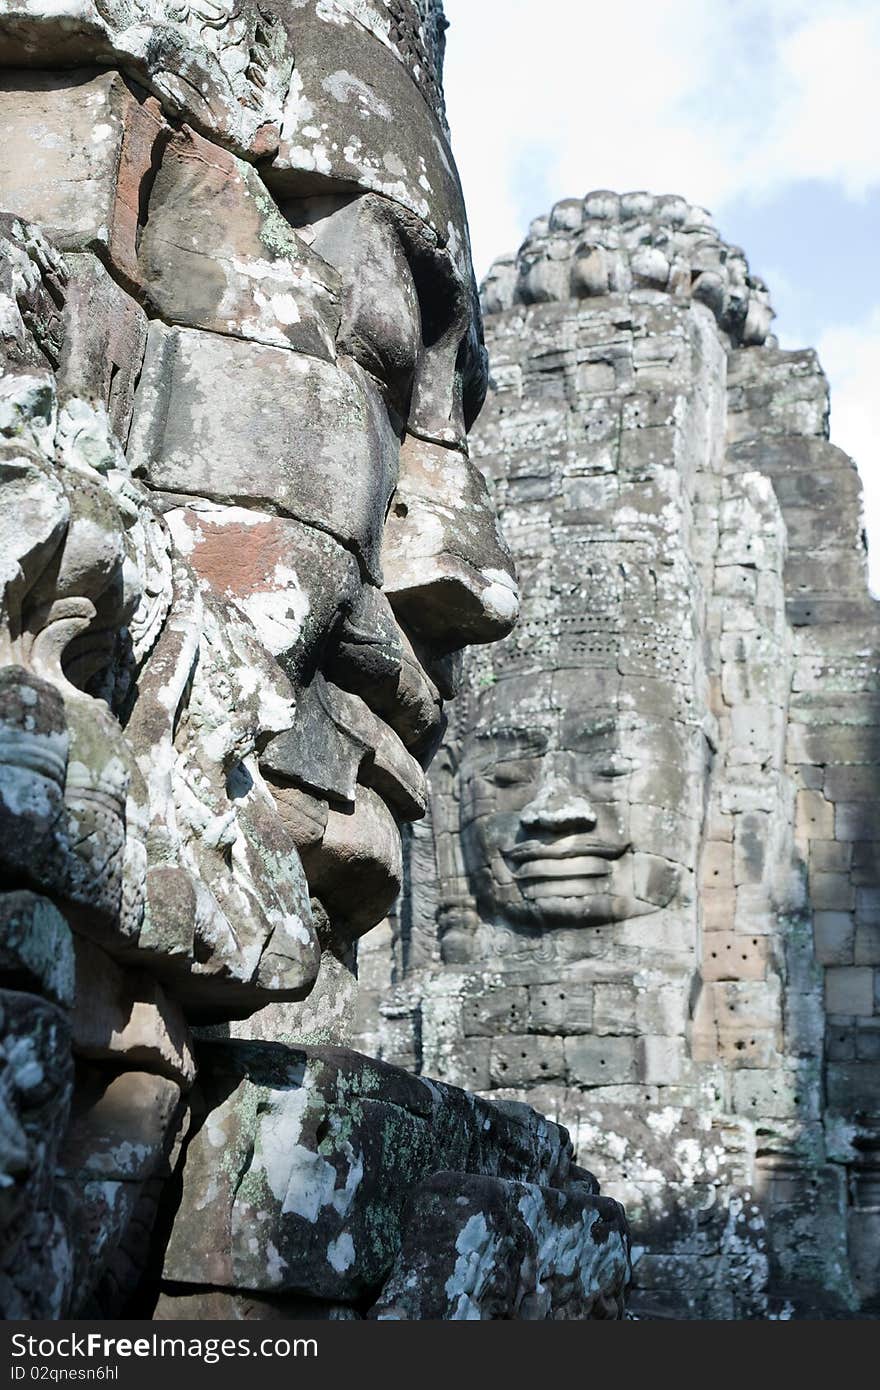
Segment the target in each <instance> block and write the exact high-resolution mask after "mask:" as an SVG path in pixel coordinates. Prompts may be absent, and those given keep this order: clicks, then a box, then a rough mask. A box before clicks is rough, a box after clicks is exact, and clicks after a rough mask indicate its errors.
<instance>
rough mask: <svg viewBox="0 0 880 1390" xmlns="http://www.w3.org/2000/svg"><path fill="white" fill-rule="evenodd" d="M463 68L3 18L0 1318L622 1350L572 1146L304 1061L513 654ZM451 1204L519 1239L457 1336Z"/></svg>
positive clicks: (619, 1229) (606, 1265)
mask: <svg viewBox="0 0 880 1390" xmlns="http://www.w3.org/2000/svg"><path fill="white" fill-rule="evenodd" d="M444 28H445V21H444V19H443V15H442V9H441V7H440V4H439V0H404V2H403V3H398V0H394V3H389V4H386V3H384V0H366V3H365V0H334V3H333V4H332V5H329V6H328V5H325V4H324V3H323V0H321V2H320V3H318V0H270V3H269V4H268V5H264V4H262V3H259V4H258V3H256V2H255V0H234V3H228V4H227V3H220V4H216V5H215V4H212V3H208V4H203V3H192V4H190V3H185V2H184V3H177V0H173V2H172V0H167V3H166V0H150V3H149V4H148V5H144V4H143V3H141V2H140V0H121V3H117V0H113V3H106V0H58V3H52V4H51V5H41V4H40V3H38V2H35V0H23V3H17V2H16V0H2V2H0V68H2V72H0V119H2V124H3V128H4V131H5V132H6V134H7V137H8V138H7V141H6V144H7V146H8V149H7V150H6V151H5V154H6V157H5V159H4V162H3V168H2V169H0V874H2V880H0V986H2V988H0V1055H2V1063H3V1065H2V1068H0V1072H2V1076H0V1313H2V1314H3V1315H5V1316H7V1317H12V1318H16V1319H19V1318H32V1317H38V1318H69V1317H73V1318H77V1317H90V1318H98V1319H105V1318H112V1317H116V1316H120V1315H122V1314H124V1313H126V1312H129V1313H131V1312H136V1313H138V1314H139V1315H144V1314H149V1313H151V1312H153V1311H154V1310H155V1313H156V1316H157V1317H159V1318H165V1317H169V1316H173V1314H174V1311H175V1309H177V1310H178V1311H181V1312H184V1313H186V1314H188V1315H191V1316H198V1317H206V1318H214V1317H223V1316H230V1317H236V1318H238V1317H242V1318H253V1317H257V1318H263V1317H265V1318H276V1317H278V1318H300V1317H305V1316H319V1317H323V1316H326V1317H341V1318H352V1317H361V1316H363V1315H365V1314H366V1313H367V1311H368V1310H369V1309H370V1308H371V1307H372V1306H373V1305H374V1304H375V1301H376V1299H377V1298H378V1297H379V1295H380V1294H381V1293H382V1290H383V1286H384V1285H385V1283H386V1281H387V1279H388V1278H389V1276H390V1274H391V1272H392V1270H393V1271H394V1277H395V1280H396V1281H397V1282H396V1283H395V1285H394V1289H395V1292H394V1293H393V1295H392V1294H389V1298H392V1297H393V1299H394V1300H395V1302H394V1309H396V1311H393V1310H392V1309H391V1305H390V1304H388V1305H387V1306H386V1305H383V1312H382V1316H397V1317H422V1316H429V1315H430V1316H433V1315H435V1313H436V1314H437V1315H439V1316H443V1317H450V1318H452V1317H484V1316H497V1317H549V1316H555V1315H556V1312H557V1310H560V1315H561V1313H562V1312H563V1311H564V1313H565V1315H566V1316H575V1315H576V1316H582V1317H588V1316H593V1315H594V1313H595V1314H596V1315H597V1316H598V1315H600V1314H601V1315H605V1314H607V1313H608V1312H612V1313H614V1314H615V1315H619V1313H620V1311H621V1309H622V1294H623V1288H624V1284H625V1281H626V1278H627V1273H628V1244H627V1235H626V1223H625V1219H624V1217H623V1213H622V1209H620V1208H619V1207H618V1206H617V1204H616V1203H614V1202H613V1201H610V1200H609V1201H608V1202H605V1203H601V1202H600V1201H599V1199H598V1198H597V1197H596V1196H595V1194H594V1192H593V1185H592V1184H588V1186H587V1188H586V1189H585V1188H584V1181H585V1179H584V1177H583V1175H580V1176H577V1177H576V1178H573V1179H572V1180H571V1182H570V1181H569V1177H570V1175H569V1168H570V1165H571V1148H570V1142H569V1140H568V1136H567V1134H566V1133H565V1131H563V1130H561V1129H559V1128H558V1127H556V1126H555V1125H552V1124H548V1123H547V1122H546V1121H544V1120H543V1119H542V1118H541V1117H540V1116H539V1115H538V1114H537V1113H536V1112H534V1111H532V1110H530V1109H528V1108H527V1107H493V1106H489V1105H487V1104H486V1103H485V1102H482V1101H477V1100H475V1099H474V1097H473V1096H470V1095H467V1094H465V1093H464V1092H460V1091H457V1090H455V1089H453V1088H449V1087H437V1086H436V1085H432V1084H430V1083H427V1082H424V1081H421V1080H419V1079H417V1078H415V1077H413V1076H410V1075H408V1074H406V1073H405V1072H401V1071H399V1070H395V1069H393V1068H389V1067H387V1066H383V1065H382V1064H374V1063H371V1062H370V1061H369V1060H368V1059H365V1058H362V1057H359V1056H357V1055H356V1054H346V1053H343V1052H339V1053H336V1052H332V1051H325V1052H321V1051H320V1050H317V1051H316V1050H311V1051H309V1050H306V1049H304V1048H303V1046H301V1045H302V1044H305V1043H313V1044H314V1043H316V1042H318V1041H320V1042H323V1043H337V1044H339V1043H342V1042H344V1041H345V1039H346V1036H347V1033H348V1032H349V1030H350V1025H351V1018H352V1013H353V999H354V992H355V988H356V978H355V961H354V943H355V941H356V939H357V938H358V937H359V936H360V935H362V934H363V933H365V932H367V931H369V930H370V929H371V928H372V927H374V926H375V925H376V923H377V922H379V921H380V920H381V919H382V917H383V916H384V914H385V913H386V912H387V911H388V909H389V907H390V906H391V904H392V903H393V901H394V898H395V897H396V895H397V893H398V892H399V889H400V887H401V883H402V849H401V831H402V827H403V826H404V825H406V824H408V823H409V822H410V821H413V820H415V819H418V818H419V817H421V816H422V815H423V814H424V812H425V809H426V783H425V769H426V767H427V764H428V763H429V761H430V759H431V757H432V755H433V753H434V751H435V748H436V746H437V743H438V741H439V737H440V732H441V730H442V728H443V724H444V714H443V703H444V700H446V699H448V698H450V697H451V696H452V695H453V694H454V691H455V685H456V673H457V669H458V665H459V659H460V652H461V649H462V648H463V647H464V646H465V645H466V644H468V643H472V642H473V643H483V642H492V641H495V640H497V639H498V638H499V637H501V636H503V635H505V634H506V633H507V632H509V631H510V629H511V627H512V625H513V622H514V621H515V618H516V613H517V592H516V584H515V579H514V575H513V568H512V564H511V561H510V556H509V553H508V550H507V547H506V544H505V542H504V540H503V538H502V536H501V534H500V532H499V531H498V528H497V525H496V521H495V515H494V511H493V508H492V505H491V500H490V498H489V496H488V492H487V489H486V486H485V482H484V480H483V478H482V475H481V474H480V472H479V470H478V469H477V468H476V467H475V465H474V464H473V463H472V462H471V460H470V457H469V453H468V444H467V430H468V428H469V427H470V425H471V424H472V423H473V420H474V418H475V416H476V414H477V413H478V411H479V409H480V406H481V404H482V400H483V397H484V394H485V389H486V362H485V350H484V348H483V345H482V327H481V320H480V312H479V306H478V303H477V295H476V287H475V285H474V281H473V272H472V269H471V264H470V251H469V244H468V232H467V222H466V218H465V214H464V208H463V204H462V198H461V190H460V188H459V184H458V179H457V175H456V172H455V166H454V163H453V162H452V158H451V154H450V152H449V145H448V131H447V128H446V122H445V116H444V111H443V97H442V84H441V79H442V53H443V31H444ZM197 1028H198V1029H201V1030H203V1031H202V1033H201V1036H198V1035H197V1033H196V1029H197ZM438 1174H444V1175H445V1177H446V1180H447V1181H448V1182H449V1183H451V1189H450V1190H451V1191H454V1189H455V1187H456V1184H457V1183H459V1184H460V1185H461V1187H462V1199H461V1200H462V1202H465V1203H467V1204H468V1206H469V1210H474V1211H476V1207H479V1205H480V1204H481V1203H483V1204H484V1205H485V1206H486V1221H487V1222H488V1223H489V1224H490V1225H492V1227H493V1230H494V1231H495V1232H496V1235H493V1236H492V1237H491V1240H490V1245H491V1247H492V1249H491V1250H490V1249H489V1248H488V1247H487V1249H486V1250H485V1251H484V1254H483V1258H482V1265H481V1267H482V1268H483V1270H484V1272H485V1275H486V1279H487V1280H488V1282H487V1283H485V1287H483V1285H482V1284H481V1285H480V1287H477V1286H476V1285H474V1286H473V1287H470V1286H469V1287H468V1288H467V1289H464V1288H462V1294H463V1295H464V1294H465V1293H466V1294H467V1298H466V1299H465V1301H464V1302H462V1301H461V1299H460V1298H458V1297H455V1298H453V1297H452V1295H451V1294H450V1296H449V1298H448V1299H447V1301H446V1302H443V1299H442V1297H441V1296H440V1294H439V1292H438V1290H437V1288H436V1287H432V1286H431V1281H430V1277H429V1272H428V1271H426V1270H425V1269H424V1267H423V1265H422V1263H421V1262H420V1254H421V1252H420V1250H419V1248H418V1245H419V1239H420V1238H419V1235H418V1229H417V1227H413V1225H412V1221H411V1219H410V1218H407V1217H405V1216H404V1209H405V1208H406V1204H407V1202H408V1201H409V1200H410V1199H412V1202H413V1203H414V1210H416V1209H417V1208H418V1202H419V1196H420V1193H421V1191H422V1187H423V1185H424V1184H425V1183H426V1182H432V1181H434V1180H435V1179H437V1177H438ZM475 1178H479V1179H484V1180H485V1181H486V1182H487V1183H488V1184H489V1185H488V1186H485V1187H484V1188H480V1187H479V1184H478V1185H477V1187H476V1188H475V1187H474V1185H473V1181H472V1179H475ZM493 1184H494V1185H493ZM569 1187H571V1192H570V1194H569ZM465 1189H466V1191H465ZM178 1196H179V1197H180V1201H179V1204H177V1198H178ZM449 1200H450V1201H451V1203H452V1208H451V1210H450V1211H449V1212H446V1215H445V1217H444V1214H443V1212H439V1211H438V1212H435V1214H434V1217H433V1218H432V1220H434V1223H435V1224H434V1234H433V1235H432V1236H429V1233H428V1232H427V1231H426V1232H425V1241H426V1242H427V1241H429V1240H433V1239H440V1238H443V1232H444V1230H446V1229H447V1227H449V1221H450V1220H451V1222H452V1226H454V1224H455V1217H456V1213H458V1214H459V1215H460V1214H461V1213H460V1211H459V1210H458V1206H457V1205H456V1203H457V1200H458V1199H457V1198H454V1197H450V1199H449ZM475 1204H476V1206H475ZM524 1204H525V1205H524ZM527 1212H528V1213H531V1214H527ZM447 1218H448V1219H447ZM444 1220H446V1226H445V1227H444V1224H443V1223H444ZM407 1222H409V1224H407ZM438 1223H439V1224H438ZM487 1229H488V1227H487ZM448 1233H449V1236H450V1239H454V1240H455V1241H456V1242H457V1241H458V1239H459V1237H458V1235H457V1234H454V1233H452V1231H451V1228H449V1232H448ZM465 1238H466V1237H465V1236H462V1239H465ZM548 1240H549V1241H550V1245H551V1246H552V1247H553V1249H557V1250H558V1258H557V1256H556V1255H553V1254H551V1255H549V1256H548V1257H547V1258H544V1257H543V1256H542V1258H541V1259H540V1260H538V1261H536V1260H535V1258H534V1256H535V1250H536V1248H537V1243H538V1242H540V1243H541V1249H542V1250H543V1249H544V1246H545V1245H547V1242H548ZM554 1240H555V1241H556V1245H555V1246H553V1241H554ZM493 1242H495V1244H493ZM496 1244H497V1259H496V1258H495V1257H494V1256H493V1254H492V1251H493V1250H495V1245H496ZM425 1249H426V1250H427V1245H426V1247H425ZM163 1265H164V1269H165V1280H166V1283H165V1286H164V1288H163V1289H162V1291H161V1296H160V1290H159V1288H158V1280H159V1274H158V1271H160V1270H161V1269H162V1268H163ZM410 1265H411V1266H412V1279H411V1280H410V1279H409V1276H408V1273H407V1270H408V1266H410ZM417 1266H418V1268H417ZM493 1271H494V1272H493ZM453 1273H454V1271H453ZM452 1277H453V1276H452V1274H450V1278H452ZM401 1278H403V1279H404V1282H405V1283H406V1288H407V1291H408V1295H409V1296H411V1297H410V1299H409V1302H406V1301H405V1300H404V1302H401V1301H400V1297H399V1285H400V1280H401ZM455 1278H456V1279H457V1278H458V1276H457V1275H456V1276H455ZM453 1282H455V1281H454V1280H453ZM459 1282H460V1281H459ZM484 1282H485V1281H484ZM438 1300H439V1301H438Z"/></svg>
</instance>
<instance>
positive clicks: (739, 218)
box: [445, 0, 880, 594]
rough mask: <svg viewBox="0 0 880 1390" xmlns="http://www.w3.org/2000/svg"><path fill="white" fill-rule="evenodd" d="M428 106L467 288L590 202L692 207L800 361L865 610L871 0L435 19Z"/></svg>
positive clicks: (873, 500)
mask: <svg viewBox="0 0 880 1390" xmlns="http://www.w3.org/2000/svg"><path fill="white" fill-rule="evenodd" d="M445 9H446V15H447V18H448V19H449V21H450V30H449V33H448V35H447V45H446V81H445V87H446V100H447V108H448V114H449V121H450V125H451V128H452V141H453V150H454V152H455V156H456V160H457V162H458V166H459V170H460V173H461V177H462V183H463V185H464V193H465V199H466V202H467V206H468V215H469V218H470V224H471V235H472V238H473V247H474V264H475V267H476V271H477V276H478V278H480V277H482V276H483V275H484V274H485V272H486V270H487V269H488V267H489V265H490V264H491V262H492V260H494V258H495V257H496V256H499V255H503V254H505V253H508V252H512V251H515V250H516V248H517V246H518V245H519V244H520V242H521V241H522V240H523V237H524V236H525V232H526V229H527V227H528V224H529V222H530V220H531V219H532V217H535V216H537V215H538V214H540V213H544V212H548V211H549V209H550V208H551V206H552V205H553V203H555V202H556V201H557V200H558V199H559V198H563V197H572V196H581V195H583V194H584V193H586V192H588V191H589V190H590V189H593V188H613V189H615V190H617V191H619V192H623V191H626V190H628V189H636V188H644V189H648V190H649V191H650V192H652V193H680V194H683V195H684V196H685V197H687V198H688V199H689V200H690V201H691V202H693V203H698V204H700V205H701V206H703V207H706V208H708V209H709V210H710V211H711V212H712V214H713V216H714V220H715V223H716V225H717V226H718V228H719V230H720V232H721V233H722V235H723V236H724V237H725V239H726V240H728V241H730V242H733V243H735V244H737V245H739V246H742V247H743V249H744V250H745V252H746V255H747V257H748V260H749V263H750V265H751V268H752V270H753V271H755V272H756V273H757V274H758V275H761V276H762V277H763V278H764V279H765V280H766V281H767V283H768V285H769V287H770V295H771V299H772V302H773V305H774V307H775V309H776V313H777V318H776V322H775V325H774V331H775V332H776V333H777V335H778V337H779V341H780V345H781V346H782V347H784V348H799V347H814V348H816V349H817V350H818V352H819V356H820V359H821V361H822V364H823V366H824V368H825V372H826V375H827V376H828V378H829V381H830V384H831V437H832V440H833V441H834V443H835V444H838V445H840V447H841V448H842V449H845V450H846V452H847V453H848V454H850V455H852V457H853V458H854V459H855V461H856V463H857V465H858V467H859V471H860V473H861V475H862V479H863V483H864V487H865V519H866V523H867V530H868V537H869V547H870V549H869V557H870V573H871V587H872V590H873V591H874V592H875V593H876V594H880V274H878V270H877V265H878V255H880V0H617V2H616V3H610V4H609V3H607V0H445Z"/></svg>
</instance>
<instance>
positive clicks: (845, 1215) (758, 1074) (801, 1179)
mask: <svg viewBox="0 0 880 1390" xmlns="http://www.w3.org/2000/svg"><path fill="white" fill-rule="evenodd" d="M483 295H484V308H485V310H486V312H487V341H488V345H489V350H490V360H491V374H492V383H491V389H490V394H489V399H488V403H487V406H486V408H485V410H484V412H483V415H482V416H481V419H480V422H479V423H478V425H477V427H476V430H475V432H474V434H473V436H472V447H473V450H474V453H475V455H476V456H477V457H478V458H479V461H480V464H481V466H482V467H483V469H484V471H485V473H486V475H487V478H488V479H489V483H490V487H491V490H492V492H493V495H494V499H495V501H496V505H497V506H498V509H499V513H500V517H501V521H502V524H503V526H504V529H505V532H506V534H507V536H508V539H509V541H510V544H511V548H512V550H513V552H514V555H515V558H516V563H517V568H518V573H519V579H520V584H521V588H522V591H523V607H522V617H521V621H520V624H519V626H518V628H517V629H516V631H515V632H514V634H513V635H512V636H511V637H509V638H507V639H506V640H505V641H504V642H502V643H500V644H499V645H497V646H496V647H495V648H493V649H491V650H488V649H487V650H486V651H485V652H480V653H473V654H472V655H471V656H469V657H468V659H467V661H466V666H465V677H464V687H463V693H462V696H461V698H460V700H459V702H458V705H457V708H456V712H455V714H454V717H453V720H452V723H451V726H450V731H449V734H448V736H447V740H446V742H445V744H444V747H443V749H442V750H441V752H440V754H439V756H438V759H437V761H436V762H435V765H434V770H433V771H432V774H431V791H432V798H431V821H430V825H427V824H426V825H423V826H418V827H416V828H415V829H414V831H413V833H412V835H411V837H410V838H409V840H408V844H407V854H406V860H407V861H408V862H406V864H405V876H406V881H407V883H408V892H407V893H406V895H405V896H404V898H403V900H402V903H401V905H400V907H399V910H398V915H397V917H396V918H395V919H394V922H393V926H392V928H391V929H390V930H388V931H386V934H385V938H384V940H383V939H382V937H381V935H380V934H379V933H377V934H376V937H375V938H374V939H373V940H372V941H370V942H365V943H363V945H362V947H361V951H360V961H361V981H362V987H364V994H363V996H362V1002H363V1010H362V1017H363V1023H362V1029H363V1031H362V1033H361V1037H360V1045H361V1046H363V1047H364V1048H367V1049H369V1050H377V1049H378V1050H379V1051H380V1053H381V1055H383V1056H385V1057H387V1058H388V1059H390V1060H394V1061H397V1062H398V1063H400V1064H402V1065H407V1066H413V1067H416V1068H418V1069H420V1070H421V1071H423V1072H424V1073H425V1074H426V1075H428V1076H436V1077H442V1078H443V1079H444V1080H447V1081H452V1082H456V1083H461V1084H466V1085H468V1086H470V1087H473V1088H474V1089H476V1090H477V1091H478V1092H480V1093H481V1094H484V1095H486V1096H492V1097H500V1096H504V1097H517V1098H519V1099H527V1100H529V1102H530V1103H532V1104H535V1105H537V1106H539V1107H540V1108H541V1109H543V1110H545V1111H546V1112H547V1113H548V1114H550V1115H552V1116H553V1117H554V1118H556V1119H558V1120H559V1121H560V1122H561V1123H563V1124H565V1125H567V1126H568V1127H569V1128H570V1129H571V1132H572V1136H573V1139H574V1143H575V1150H576V1155H577V1158H578V1162H581V1163H583V1164H584V1165H585V1166H586V1167H588V1168H589V1169H591V1170H592V1171H593V1172H595V1173H597V1175H598V1176H599V1178H600V1180H601V1181H602V1183H603V1189H604V1190H606V1191H610V1192H612V1193H613V1194H614V1195H615V1196H616V1197H618V1198H620V1199H621V1200H623V1201H625V1203H626V1206H627V1211H628V1213H629V1216H630V1219H631V1221H632V1223H633V1235H634V1243H635V1246H636V1247H637V1250H638V1253H637V1257H636V1260H635V1265H634V1274H633V1279H634V1284H633V1291H632V1295H631V1300H630V1306H631V1307H632V1309H633V1311H634V1312H635V1313H636V1314H637V1315H639V1316H663V1317H669V1316H677V1317H715V1318H717V1317H724V1318H728V1317H754V1316H759V1317H765V1316H768V1315H770V1316H775V1317H790V1316H811V1315H830V1316H839V1315H844V1316H845V1315H848V1314H851V1313H853V1312H855V1311H857V1310H858V1311H861V1312H862V1313H866V1314H868V1313H871V1312H876V1310H877V1308H878V1306H880V1305H878V1298H880V1267H878V1263H877V1249H878V1227H877V1208H876V1191H877V1167H876V1154H877V1150H878V1136H880V1096H878V1089H877V1073H876V1058H877V1042H878V1039H880V1031H878V1025H880V1017H878V997H880V996H878V994H877V981H878V967H880V950H878V938H877V927H876V914H877V904H878V891H880V862H878V856H877V854H876V848H877V841H876V838H875V836H876V833H877V808H878V802H880V772H878V748H877V740H876V734H877V727H878V723H877V683H878V670H880V668H878V620H877V614H876V604H875V602H874V600H872V599H870V598H869V597H868V593H867V585H866V578H865V548H864V539H863V535H862V532H861V522H860V515H859V507H860V485H859V480H858V475H857V474H856V472H855V469H854V467H853V464H852V462H851V461H850V460H849V459H848V458H846V456H845V455H843V454H842V453H841V452H840V450H839V449H836V448H835V447H834V446H833V445H831V444H830V443H829V442H828V438H827V421H828V399H827V389H826V383H825V380H824V378H823V376H822V373H821V369H820V367H819V364H818V362H817V361H816V358H815V355H814V354H813V353H811V352H785V351H781V350H780V349H779V348H778V347H777V346H776V344H775V340H774V339H773V338H772V337H769V336H768V333H769V326H770V321H771V318H772V312H771V310H770V307H769V303H768V298H767V291H766V288H765V286H764V285H763V284H762V283H761V282H760V281H758V280H757V279H756V278H755V277H754V276H752V275H751V273H750V272H749V269H748V266H747V264H746V261H745V258H744V256H743V254H742V252H741V251H740V250H739V249H738V248H736V247H731V246H728V245H726V244H725V243H724V242H723V241H722V240H721V238H720V237H719V235H718V232H717V231H716V230H715V228H714V227H713V226H712V224H711V220H710V219H709V217H708V215H707V214H706V213H705V212H703V211H702V210H701V209H699V208H693V207H690V206H689V205H688V204H687V203H686V202H685V201H684V200H683V199H681V198H674V197H663V198H653V197H651V196H650V195H648V194H645V193H630V194H624V195H616V194H612V193H608V192H596V193H592V194H589V195H588V196H587V197H586V198H585V199H582V200H581V199H567V200H564V201H563V202H560V203H558V204H557V205H556V206H555V207H554V209H553V211H552V213H551V214H550V216H549V217H548V218H540V219H538V220H537V222H535V223H534V224H533V226H532V228H531V230H530V232H529V235H528V237H527V239H526V241H525V243H524V245H523V247H522V248H521V249H520V251H519V252H518V254H517V256H516V257H510V258H505V259H503V260H501V261H498V262H496V264H495V266H494V267H493V268H492V270H491V271H490V273H489V276H488V277H487V280H486V283H485V285H484V287H483Z"/></svg>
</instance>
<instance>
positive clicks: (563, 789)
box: [519, 777, 596, 834]
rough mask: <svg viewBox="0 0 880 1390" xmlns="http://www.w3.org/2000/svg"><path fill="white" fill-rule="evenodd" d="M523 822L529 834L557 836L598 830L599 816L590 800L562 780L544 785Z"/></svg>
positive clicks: (527, 808) (525, 811)
mask: <svg viewBox="0 0 880 1390" xmlns="http://www.w3.org/2000/svg"><path fill="white" fill-rule="evenodd" d="M519 819H520V824H521V825H522V826H523V828H524V829H525V830H553V831H556V832H557V834H561V833H563V832H566V831H569V832H571V833H574V832H576V831H579V830H594V829H595V827H596V813H595V811H594V810H593V808H592V806H591V805H590V803H589V801H588V800H587V798H586V797H585V796H581V795H579V794H578V792H576V791H575V789H574V787H572V785H571V783H570V782H566V781H564V780H563V779H562V778H560V777H551V778H549V779H548V780H547V781H546V782H544V784H543V785H542V787H541V790H540V791H539V792H538V794H537V796H535V797H533V798H532V800H531V801H530V802H529V804H528V805H527V806H524V807H523V809H522V811H521V812H520V818H519Z"/></svg>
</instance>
